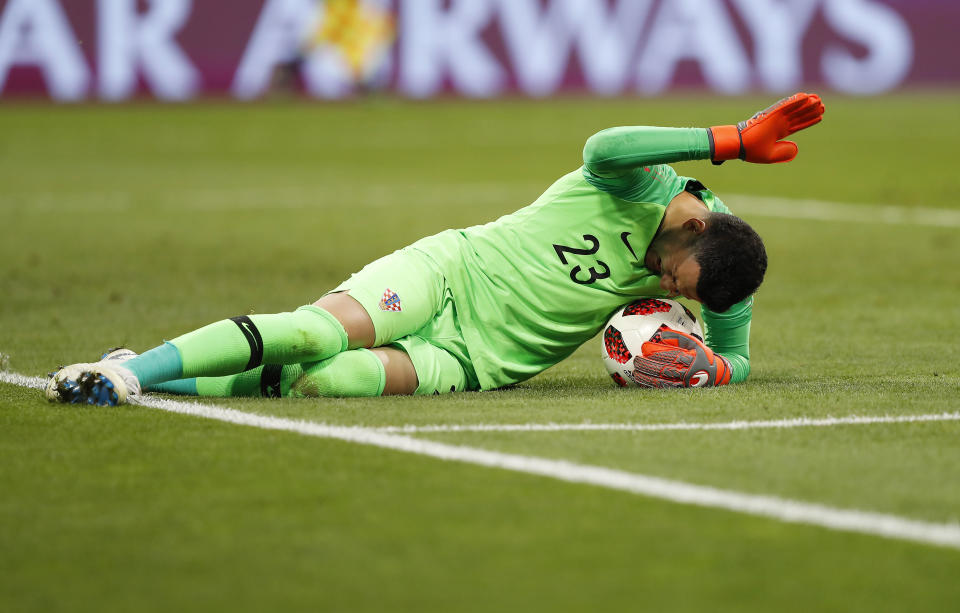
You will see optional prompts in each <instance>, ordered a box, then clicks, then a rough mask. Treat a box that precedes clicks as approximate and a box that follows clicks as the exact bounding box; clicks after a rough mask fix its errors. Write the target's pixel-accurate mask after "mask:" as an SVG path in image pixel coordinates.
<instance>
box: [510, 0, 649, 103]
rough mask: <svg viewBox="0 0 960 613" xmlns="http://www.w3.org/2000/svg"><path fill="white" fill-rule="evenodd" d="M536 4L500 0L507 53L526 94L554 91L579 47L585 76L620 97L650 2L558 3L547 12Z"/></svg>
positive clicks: (596, 87) (533, 1) (559, 0)
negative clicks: (573, 49) (574, 47)
mask: <svg viewBox="0 0 960 613" xmlns="http://www.w3.org/2000/svg"><path fill="white" fill-rule="evenodd" d="M539 5H540V3H539V2H538V0H500V9H501V19H500V23H501V28H502V31H503V34H504V40H505V41H506V43H507V52H508V53H509V56H510V60H511V62H512V64H513V68H514V70H515V71H516V75H517V82H518V84H519V86H520V89H522V90H523V91H524V92H525V93H528V94H532V95H534V96H546V95H549V94H552V93H554V92H555V91H556V90H557V88H558V87H559V86H560V82H561V79H562V78H563V74H564V72H565V71H566V69H567V68H568V67H569V65H570V51H571V47H573V46H574V45H576V50H577V52H578V55H579V58H580V64H581V66H582V68H583V71H584V77H585V78H586V80H587V83H588V84H589V85H590V88H591V89H592V90H593V91H596V92H597V93H602V94H616V93H619V92H620V91H622V90H623V88H624V87H625V85H626V81H627V79H628V78H629V76H630V74H629V69H630V58H631V57H633V54H634V53H635V51H636V46H637V40H638V38H639V35H640V30H641V29H642V26H643V22H644V19H645V18H646V15H647V12H648V11H649V9H650V0H620V1H619V2H617V3H616V6H615V8H614V9H613V10H609V9H608V5H607V3H606V2H605V1H604V0H555V1H554V2H551V3H550V4H549V6H548V8H546V9H545V10H544V11H542V12H541V11H540V9H539Z"/></svg>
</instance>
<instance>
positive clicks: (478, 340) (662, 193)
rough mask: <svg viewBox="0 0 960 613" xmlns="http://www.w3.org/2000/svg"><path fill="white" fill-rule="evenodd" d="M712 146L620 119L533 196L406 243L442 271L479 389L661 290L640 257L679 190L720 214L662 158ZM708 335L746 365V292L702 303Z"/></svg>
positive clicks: (545, 363) (696, 132)
mask: <svg viewBox="0 0 960 613" xmlns="http://www.w3.org/2000/svg"><path fill="white" fill-rule="evenodd" d="M709 156H710V145H709V141H708V137H707V133H706V130H703V129H695V128H654V127H622V128H611V129H609V130H604V131H602V132H599V133H597V134H595V135H594V136H592V137H591V138H590V139H589V140H588V141H587V145H586V147H585V149H584V165H583V166H582V167H581V168H579V169H578V170H576V171H574V172H571V173H570V174H568V175H566V176H564V177H561V178H560V179H559V180H558V181H556V182H555V183H554V184H553V185H552V186H550V188H549V189H547V191H545V192H544V193H543V195H541V196H540V197H539V198H537V200H536V201H535V202H534V203H533V204H531V205H529V206H527V207H524V208H522V209H520V210H519V211H517V212H515V213H512V214H510V215H505V216H503V217H501V218H500V219H497V220H496V221H493V222H490V223H488V224H485V225H480V226H473V227H470V228H466V229H462V230H447V231H445V232H441V233H440V234H437V235H434V236H431V237H428V238H425V239H422V240H420V241H418V242H416V243H414V244H413V245H412V247H413V248H415V249H418V250H420V251H423V252H425V253H426V254H427V255H429V256H430V257H431V258H432V259H433V260H434V261H436V262H437V264H438V265H439V266H440V269H441V270H442V271H443V274H444V276H445V277H446V279H447V283H448V286H449V287H450V289H451V291H452V293H453V296H454V298H455V301H456V309H457V315H458V320H459V323H460V327H461V332H462V335H463V338H464V341H465V343H466V346H467V350H468V352H469V354H470V361H471V363H472V365H473V368H474V370H475V371H476V374H477V379H478V380H479V383H480V386H481V388H483V389H493V388H497V387H502V386H504V385H509V384H512V383H517V382H519V381H523V380H525V379H528V378H530V377H532V376H534V375H536V374H537V373H539V372H541V371H543V370H545V369H547V368H549V367H550V366H552V365H554V364H556V363H558V362H560V361H561V360H563V359H564V358H566V357H567V356H569V355H570V354H571V353H573V352H574V351H575V350H576V349H577V347H579V346H580V345H582V344H583V343H584V342H586V341H587V340H589V339H590V338H592V337H593V336H594V335H596V334H597V333H598V332H599V331H600V330H601V329H602V328H603V325H604V324H605V323H606V321H607V319H608V318H609V317H610V315H611V314H612V313H613V312H614V311H615V310H616V309H618V308H619V307H621V306H623V305H624V304H625V303H627V302H630V301H632V300H634V299H636V298H638V297H641V296H665V295H666V294H665V292H664V291H663V290H661V289H660V277H659V276H657V275H656V274H655V273H653V272H652V271H651V270H649V269H648V268H646V267H645V266H644V255H645V254H646V251H647V248H648V247H649V245H650V242H651V241H652V240H653V237H654V235H655V234H656V232H657V230H658V228H659V226H660V222H661V220H662V219H663V215H664V211H665V210H666V206H667V205H668V204H669V203H670V201H671V200H672V199H673V198H674V197H675V196H677V194H679V193H681V192H683V191H685V190H686V191H690V192H692V193H694V194H695V195H696V196H698V197H699V198H700V199H701V200H702V201H703V202H704V203H705V204H706V205H707V206H708V207H709V208H710V210H711V211H716V212H721V213H729V210H728V209H727V207H726V206H724V204H723V203H722V202H721V201H720V199H719V198H717V197H716V196H714V195H713V194H712V193H711V192H710V191H709V190H707V189H706V188H704V187H703V185H701V184H700V183H699V182H697V181H695V180H693V179H690V178H687V177H681V176H678V175H677V173H676V172H675V171H674V170H673V169H672V168H671V167H670V166H667V165H666V164H668V163H670V162H676V161H682V160H691V159H705V158H709ZM701 312H702V315H703V320H704V324H705V334H706V339H705V340H706V343H707V345H708V346H710V348H711V349H713V350H714V351H717V352H718V353H721V354H722V355H723V356H724V357H726V358H727V359H729V360H730V362H731V365H732V367H733V372H732V381H742V380H743V379H744V378H746V376H747V374H748V373H749V350H748V340H749V330H750V319H751V313H752V298H748V299H747V300H745V301H744V302H741V303H739V304H737V305H734V306H733V307H732V308H731V309H730V310H729V311H727V312H725V313H711V312H710V311H709V310H708V309H706V308H705V307H704V308H703V309H702V311H701Z"/></svg>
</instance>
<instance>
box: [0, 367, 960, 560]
mask: <svg viewBox="0 0 960 613" xmlns="http://www.w3.org/2000/svg"><path fill="white" fill-rule="evenodd" d="M0 381H3V382H6V383H13V384H14V385H25V386H27V387H43V385H44V381H45V380H44V379H41V378H37V377H24V376H22V375H17V374H13V373H0ZM138 404H141V405H143V406H147V407H151V408H155V409H162V410H164V411H171V412H173V413H180V414H184V415H191V416H194V417H203V418H206V419H215V420H218V421H222V422H226V423H232V424H238V425H244V426H251V427H255V428H262V429H265V430H281V431H286V432H295V433H298V434H303V435H306V436H316V437H321V438H329V439H337V440H341V441H347V442H351V443H359V444H361V445H371V446H374V447H380V448H383V449H391V450H395V451H402V452H405V453H413V454H417V455H423V456H429V457H433V458H438V459H441V460H447V461H456V462H464V463H467V464H475V465H478V466H487V467H491V468H501V469H504V470H511V471H514V472H519V473H526V474H532V475H539V476H543V477H550V478H553V479H558V480H561V481H567V482H570V483H584V484H589V485H595V486H599V487H606V488H609V489H614V490H620V491H624V492H630V493H634V494H639V495H642V496H649V497H652V498H660V499H663V500H669V501H672V502H677V503H681V504H691V505H696V506H701V507H708V508H718V509H726V510H728V511H734V512H737V513H745V514H749V515H756V516H760V517H767V518H772V519H777V520H780V521H784V522H789V523H799V524H809V525H814V526H820V527H823V528H829V529H832V530H841V531H847V532H859V533H863V534H871V535H875V536H882V537H886V538H891V539H899V540H907V541H914V542H919V543H926V544H930V545H938V546H941V547H951V548H955V549H960V524H956V523H951V524H940V523H933V522H926V521H920V520H915V519H909V518H906V517H899V516H897V515H888V514H883V513H874V512H871V511H861V510H857V509H838V508H833V507H828V506H825V505H820V504H814V503H808V502H802V501H798V500H790V499H784V498H777V497H774V496H760V495H755V494H747V493H743V492H737V491H732V490H722V489H718V488H713V487H707V486H703V485H695V484H691V483H684V482H682V481H675V480H671V479H662V478H659V477H652V476H648V475H642V474H637V473H629V472H625V471H621V470H614V469H611V468H604V467H602V466H591V465H588V464H575V463H573V462H568V461H565V460H551V459H547V458H539V457H533V456H524V455H517V454H510V453H501V452H498V451H488V450H486V449H477V448H474V447H465V446H460V445H448V444H445V443H437V442H434V441H428V440H422V439H415V438H411V437H409V436H400V435H397V434H387V433H383V432H377V431H375V430H370V429H368V428H360V427H346V426H331V425H326V424H320V423H315V422H309V421H301V420H293V419H284V418H279V417H270V416H266V415H257V414H254V413H244V412H242V411H237V410H234V409H228V408H222V407H218V406H215V405H205V404H199V403H196V402H182V401H176V400H160V399H153V398H142V399H140V401H139V403H138Z"/></svg>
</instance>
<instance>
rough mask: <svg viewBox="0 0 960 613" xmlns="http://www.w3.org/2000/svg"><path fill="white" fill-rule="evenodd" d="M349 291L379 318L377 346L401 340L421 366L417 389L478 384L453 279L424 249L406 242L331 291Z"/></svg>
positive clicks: (442, 390) (427, 390) (375, 320)
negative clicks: (450, 282) (449, 284)
mask: <svg viewBox="0 0 960 613" xmlns="http://www.w3.org/2000/svg"><path fill="white" fill-rule="evenodd" d="M335 292H349V293H350V296H351V297H353V298H354V299H355V300H356V301H357V302H359V303H360V304H361V305H362V306H363V308H364V309H365V310H366V311H367V313H368V314H369V315H370V319H371V320H373V327H374V330H375V332H376V340H375V341H374V346H376V347H383V346H395V347H398V348H400V349H402V350H403V351H404V352H406V354H407V355H408V356H409V357H410V361H411V362H413V367H414V369H415V370H416V371H417V379H418V381H419V385H418V386H417V391H416V392H415V393H416V394H445V393H449V392H455V391H462V390H470V391H473V390H478V389H480V383H479V381H478V380H477V375H476V372H475V371H474V369H473V365H472V364H471V363H470V355H469V354H468V353H467V346H466V343H465V342H464V340H463V335H462V334H461V332H460V322H459V321H458V319H457V306H456V302H455V301H454V298H453V294H452V293H451V291H450V288H448V287H447V280H446V279H445V278H444V276H443V274H442V273H441V272H440V270H439V268H438V267H437V265H436V263H435V262H434V261H433V260H432V259H431V258H430V256H428V255H427V254H425V253H423V252H422V251H418V250H416V249H411V248H409V247H408V248H404V249H401V250H399V251H395V252H393V253H391V254H390V255H387V256H384V257H382V258H380V259H379V260H376V261H375V262H372V263H370V264H367V265H366V266H364V267H363V270H361V271H360V272H358V273H354V274H353V275H351V276H350V278H349V279H348V280H346V281H344V282H343V283H341V284H340V285H339V286H337V287H336V288H335V289H334V290H332V291H331V292H330V293H335Z"/></svg>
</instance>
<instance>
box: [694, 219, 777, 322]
mask: <svg viewBox="0 0 960 613" xmlns="http://www.w3.org/2000/svg"><path fill="white" fill-rule="evenodd" d="M705 221H706V229H705V230H704V231H703V233H702V234H701V235H700V237H699V240H698V241H697V243H696V251H695V255H694V257H695V258H696V260H697V263H698V264H700V279H699V280H698V281H697V296H698V297H699V298H700V300H701V301H702V302H703V303H704V304H705V305H706V306H707V308H708V309H710V310H711V311H713V312H715V313H723V312H724V311H726V310H728V309H729V308H730V307H732V306H733V305H735V304H736V303H738V302H740V301H741V300H744V299H745V298H747V297H748V296H750V295H751V294H753V292H755V291H757V288H758V287H760V284H761V283H762V282H763V275H764V273H765V272H766V271H767V250H766V249H764V247H763V240H762V239H761V238H760V235H758V234H757V233H756V232H755V231H754V229H753V228H751V227H750V226H749V225H748V224H747V222H745V221H743V220H742V219H740V218H739V217H736V216H734V215H727V214H726V213H712V212H711V213H710V214H709V215H708V216H707V219H706V220H705Z"/></svg>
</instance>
